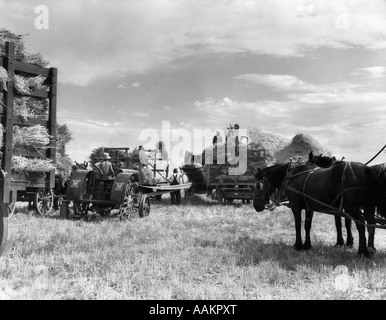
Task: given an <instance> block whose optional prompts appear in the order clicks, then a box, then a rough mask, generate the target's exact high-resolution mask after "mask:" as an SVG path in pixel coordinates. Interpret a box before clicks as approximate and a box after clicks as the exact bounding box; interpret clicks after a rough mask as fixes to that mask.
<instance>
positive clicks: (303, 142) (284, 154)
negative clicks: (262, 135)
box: [275, 133, 332, 163]
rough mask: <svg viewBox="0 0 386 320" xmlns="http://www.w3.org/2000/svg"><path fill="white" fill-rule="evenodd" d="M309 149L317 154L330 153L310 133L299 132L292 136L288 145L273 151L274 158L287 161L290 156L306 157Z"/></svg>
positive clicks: (279, 161) (283, 161)
mask: <svg viewBox="0 0 386 320" xmlns="http://www.w3.org/2000/svg"><path fill="white" fill-rule="evenodd" d="M310 151H313V152H314V153H317V154H320V153H323V154H324V155H326V156H331V155H332V154H331V152H330V151H329V150H328V149H327V148H325V147H323V146H322V145H321V144H320V143H319V142H318V141H317V140H316V139H314V138H313V137H312V136H311V135H309V134H305V133H299V134H297V135H295V136H294V138H293V139H292V141H291V143H290V144H289V145H287V146H285V147H284V148H283V149H281V150H279V151H278V152H276V153H275V158H276V161H277V162H278V163H285V162H288V161H289V160H290V158H299V157H302V158H303V159H308V154H309V152H310Z"/></svg>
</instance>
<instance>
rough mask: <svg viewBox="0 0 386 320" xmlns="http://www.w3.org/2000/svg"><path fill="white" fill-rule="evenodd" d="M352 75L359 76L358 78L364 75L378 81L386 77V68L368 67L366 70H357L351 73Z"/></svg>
mask: <svg viewBox="0 0 386 320" xmlns="http://www.w3.org/2000/svg"><path fill="white" fill-rule="evenodd" d="M352 75H359V76H363V75H365V76H368V77H369V78H371V79H379V78H382V77H384V76H385V75H386V67H384V66H376V67H368V68H359V69H358V70H357V71H355V72H353V73H352Z"/></svg>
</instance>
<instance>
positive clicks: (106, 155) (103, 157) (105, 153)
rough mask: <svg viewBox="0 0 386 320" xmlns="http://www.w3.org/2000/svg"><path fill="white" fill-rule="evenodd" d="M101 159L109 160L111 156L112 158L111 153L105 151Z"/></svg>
mask: <svg viewBox="0 0 386 320" xmlns="http://www.w3.org/2000/svg"><path fill="white" fill-rule="evenodd" d="M101 159H102V160H109V159H111V158H110V155H109V154H108V153H107V152H104V153H102V157H101Z"/></svg>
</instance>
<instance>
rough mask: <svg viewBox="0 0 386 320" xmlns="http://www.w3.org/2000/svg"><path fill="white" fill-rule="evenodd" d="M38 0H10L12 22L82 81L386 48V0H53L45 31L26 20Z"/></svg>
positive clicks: (64, 77)
mask: <svg viewBox="0 0 386 320" xmlns="http://www.w3.org/2000/svg"><path fill="white" fill-rule="evenodd" d="M37 4H38V2H37V1H35V0H33V1H31V0H28V1H27V0H20V1H18V2H17V3H16V2H15V1H12V2H7V7H6V8H5V9H4V10H5V11H6V12H7V16H6V17H4V18H3V19H4V25H6V26H7V25H10V26H12V25H17V26H18V27H19V29H20V31H21V32H22V33H30V34H31V37H32V36H33V39H34V41H33V42H32V43H31V44H32V45H33V47H36V48H39V50H40V51H43V52H44V54H45V56H47V57H48V58H49V60H50V61H51V62H52V63H53V64H54V65H55V66H57V67H58V68H59V69H60V70H61V74H60V81H61V82H64V83H73V84H77V85H87V84H88V83H90V82H91V81H93V80H96V79H99V78H102V77H111V76H114V77H119V76H124V75H128V74H133V73H143V72H146V71H148V70H150V69H152V68H154V67H157V66H159V65H162V64H165V63H167V62H171V61H173V60H175V59H179V58H183V57H187V56H192V55H202V54H205V53H224V54H232V53H245V52H248V53H253V54H270V55H276V56H301V55H303V54H304V52H305V50H308V49H314V48H320V47H326V46H328V47H333V48H336V47H346V48H347V47H363V48H370V49H373V50H376V49H378V48H380V46H381V48H384V47H385V41H384V40H383V39H385V37H386V19H385V15H384V12H385V8H386V3H385V2H384V1H381V0H374V1H371V4H370V3H369V2H368V1H360V0H350V1H349V0H344V1H339V2H337V1H334V0H326V1H319V2H310V1H308V0H297V1H284V0H276V1H270V2H269V5H267V3H266V1H263V0H245V1H240V0H233V1H204V0H201V1H191V0H180V1H172V0H165V1H152V0H143V1H123V0H121V1H119V0H117V1H114V4H112V3H111V2H108V1H102V0H94V1H75V0H70V1H65V2H58V1H53V0H48V1H46V5H47V7H48V8H49V12H50V17H51V19H50V29H49V30H47V32H45V34H44V36H42V33H41V31H38V30H33V31H32V32H31V30H28V28H27V27H22V26H29V25H30V24H31V23H32V21H33V19H34V16H33V15H31V12H33V9H34V6H36V5H37ZM3 5H4V4H3ZM345 21H347V23H346V24H345ZM23 28H25V30H24V29H23ZM24 31H25V32H24ZM39 32H40V33H39ZM382 43H383V45H382ZM58 48H60V50H58ZM287 80H289V81H290V80H291V79H287Z"/></svg>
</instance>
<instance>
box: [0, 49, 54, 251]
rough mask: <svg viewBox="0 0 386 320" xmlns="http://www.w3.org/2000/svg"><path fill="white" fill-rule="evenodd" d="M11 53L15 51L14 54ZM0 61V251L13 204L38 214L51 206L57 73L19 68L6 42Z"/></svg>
mask: <svg viewBox="0 0 386 320" xmlns="http://www.w3.org/2000/svg"><path fill="white" fill-rule="evenodd" d="M15 47H16V48H15ZM4 48H5V50H4V52H2V55H1V56H0V83H1V87H0V98H1V113H0V118H1V126H2V128H1V133H2V139H1V142H2V145H1V178H0V197H1V199H0V211H1V231H0V232H1V233H0V238H1V245H2V246H3V243H4V242H5V240H6V235H7V218H8V215H9V213H11V212H12V211H13V208H14V204H15V203H16V202H17V201H28V202H33V203H34V206H35V209H36V211H37V212H38V213H40V214H46V213H48V212H49V211H50V210H51V208H52V204H53V199H54V193H53V188H54V185H55V161H56V90H57V85H56V83H57V69H56V68H46V67H42V66H39V65H37V64H32V63H26V62H22V61H21V60H17V59H16V58H17V57H18V56H20V47H18V46H17V43H16V46H15V43H13V42H6V43H5V46H4Z"/></svg>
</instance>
